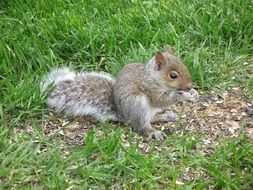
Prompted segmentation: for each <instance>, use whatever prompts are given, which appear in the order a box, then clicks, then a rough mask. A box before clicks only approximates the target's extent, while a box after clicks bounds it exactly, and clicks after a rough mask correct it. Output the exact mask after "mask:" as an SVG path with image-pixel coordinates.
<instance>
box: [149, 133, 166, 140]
mask: <svg viewBox="0 0 253 190" xmlns="http://www.w3.org/2000/svg"><path fill="white" fill-rule="evenodd" d="M166 136H167V135H166V134H165V133H163V132H161V131H154V132H152V133H149V134H148V139H152V138H154V139H155V140H158V141H162V140H163V139H164V137H166Z"/></svg>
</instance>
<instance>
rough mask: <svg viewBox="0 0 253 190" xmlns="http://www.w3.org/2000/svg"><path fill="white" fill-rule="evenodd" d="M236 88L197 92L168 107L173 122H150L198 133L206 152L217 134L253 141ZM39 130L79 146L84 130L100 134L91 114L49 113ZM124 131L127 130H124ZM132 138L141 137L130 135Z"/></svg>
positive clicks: (251, 118) (251, 107) (252, 119)
mask: <svg viewBox="0 0 253 190" xmlns="http://www.w3.org/2000/svg"><path fill="white" fill-rule="evenodd" d="M240 92H241V89H240V88H232V89H230V90H229V91H226V92H224V93H223V94H219V95H218V94H215V93H214V92H209V93H200V99H199V101H198V102H195V103H183V104H180V105H176V106H174V107H172V109H171V110H173V111H175V112H177V113H178V114H179V115H180V119H179V121H177V122H175V123H171V122H170V123H162V124H157V125H154V127H155V128H157V129H159V130H162V131H163V132H164V133H166V134H167V135H168V136H169V135H170V134H171V133H176V134H178V135H183V134H184V133H185V132H187V133H201V134H204V136H205V138H203V139H202V144H203V146H205V148H206V149H205V150H204V152H205V153H206V155H207V156H208V155H210V154H211V153H212V150H213V149H214V148H215V147H216V146H217V145H218V144H219V141H218V138H219V137H232V138H236V137H238V136H239V135H240V133H245V134H247V135H248V136H249V141H250V143H253V102H252V101H251V100H249V99H246V98H243V97H242V96H241V95H240ZM117 127H123V128H126V129H127V127H125V126H123V124H119V123H113V124H112V128H111V130H112V131H113V130H114V129H115V128H117ZM42 128H43V133H44V134H45V135H47V136H49V137H52V138H55V137H58V138H60V139H62V141H63V142H64V144H67V145H81V144H83V143H84V140H85V137H86V134H87V131H89V130H91V129H93V128H96V131H97V135H102V129H101V128H100V127H99V123H98V122H97V121H96V120H94V119H93V118H91V117H81V118H76V119H71V118H67V117H65V116H59V115H56V114H53V113H51V114H50V115H49V119H48V120H46V121H43V122H42ZM24 130H25V131H26V132H27V133H28V134H30V135H33V134H34V129H33V127H32V126H30V125H29V123H21V124H19V125H18V126H17V128H16V133H17V134H20V133H22V132H23V131H24ZM127 130H128V129H127ZM135 138H142V137H140V136H139V135H138V134H134V138H133V140H135ZM122 142H123V143H124V144H125V145H126V146H129V144H128V140H127V137H126V135H124V134H123V135H122ZM140 148H141V149H142V152H143V153H144V154H147V153H148V145H147V143H146V142H145V141H144V140H143V144H142V147H140Z"/></svg>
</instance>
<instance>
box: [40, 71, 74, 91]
mask: <svg viewBox="0 0 253 190" xmlns="http://www.w3.org/2000/svg"><path fill="white" fill-rule="evenodd" d="M75 76H76V73H75V72H73V71H71V70H70V69H69V68H67V67H63V68H54V69H51V71H50V72H49V73H48V75H47V76H45V77H44V78H43V79H42V81H41V83H40V88H41V91H42V92H44V91H45V90H46V89H47V88H48V86H49V85H50V84H52V83H54V84H57V83H59V82H61V81H65V80H74V78H75Z"/></svg>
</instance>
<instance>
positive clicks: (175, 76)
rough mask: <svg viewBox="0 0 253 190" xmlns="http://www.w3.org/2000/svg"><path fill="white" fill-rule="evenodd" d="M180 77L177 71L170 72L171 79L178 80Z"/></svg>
mask: <svg viewBox="0 0 253 190" xmlns="http://www.w3.org/2000/svg"><path fill="white" fill-rule="evenodd" d="M177 77H178V73H177V72H175V71H171V72H170V78H171V79H176V78H177Z"/></svg>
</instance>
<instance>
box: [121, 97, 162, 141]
mask: <svg viewBox="0 0 253 190" xmlns="http://www.w3.org/2000/svg"><path fill="white" fill-rule="evenodd" d="M121 108H123V109H121V113H122V114H123V117H124V120H125V121H127V123H128V125H130V126H131V127H133V128H134V130H136V131H137V132H138V133H141V134H142V135H144V136H145V137H147V138H148V139H151V138H155V139H156V140H163V136H164V135H163V133H162V132H161V131H158V130H156V129H154V128H152V127H151V126H150V122H151V120H152V118H153V117H154V115H155V113H156V112H157V111H158V110H155V109H153V108H151V107H150V105H149V103H148V100H147V99H146V97H145V96H134V97H133V96H129V97H128V100H127V101H124V105H122V106H121ZM136 108H138V109H136Z"/></svg>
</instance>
